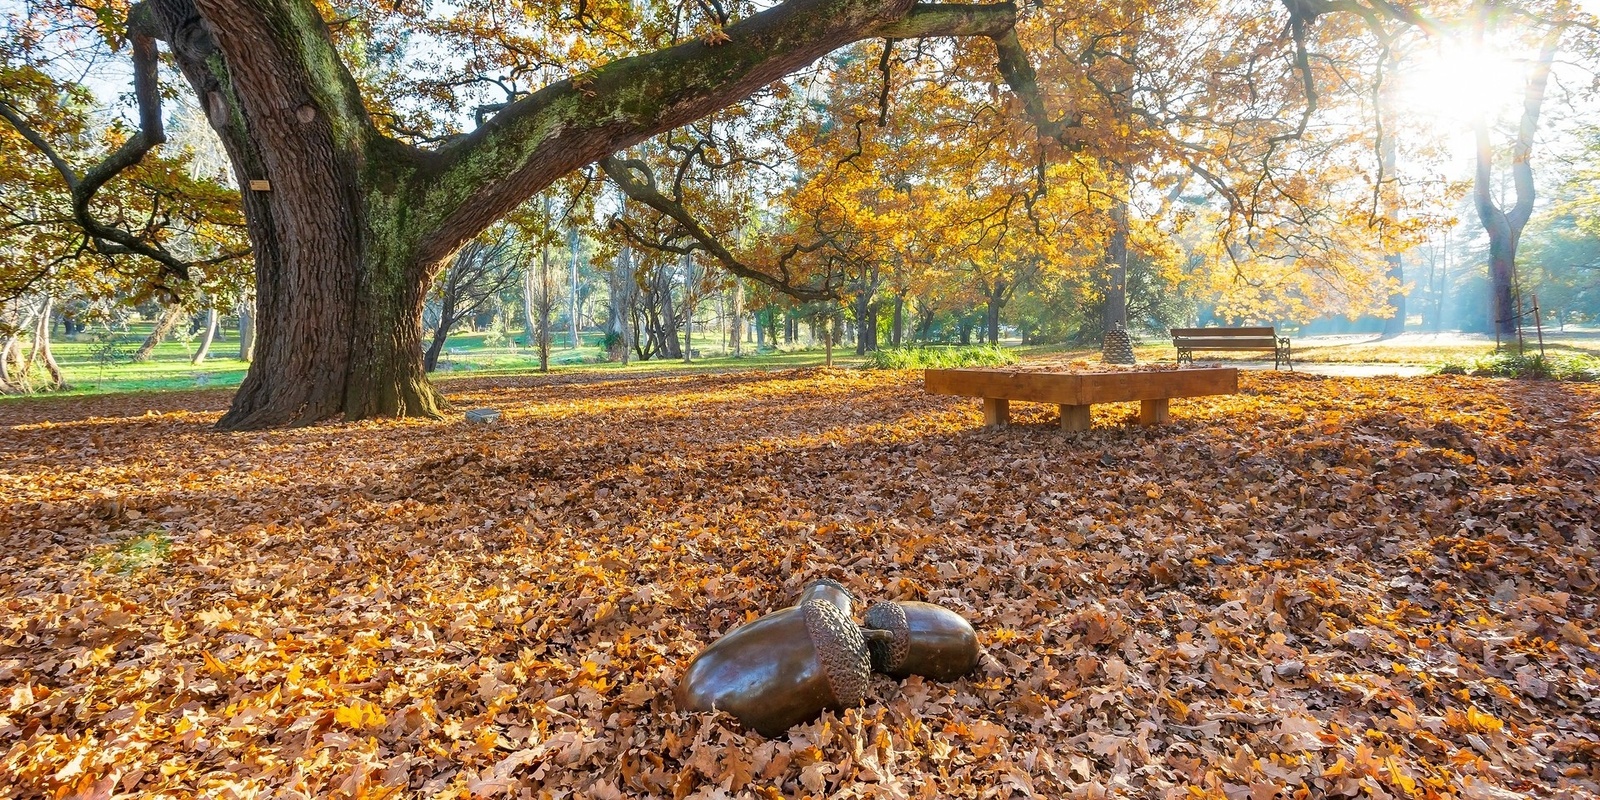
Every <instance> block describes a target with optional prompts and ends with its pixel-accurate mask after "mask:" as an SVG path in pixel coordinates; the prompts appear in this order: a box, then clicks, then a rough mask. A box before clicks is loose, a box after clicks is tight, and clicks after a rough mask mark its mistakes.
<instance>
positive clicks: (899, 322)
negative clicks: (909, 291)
mask: <svg viewBox="0 0 1600 800" xmlns="http://www.w3.org/2000/svg"><path fill="white" fill-rule="evenodd" d="M905 331H906V293H905V292H895V295H894V323H893V324H892V325H891V326H890V328H889V346H891V347H900V346H901V345H903V344H905Z"/></svg>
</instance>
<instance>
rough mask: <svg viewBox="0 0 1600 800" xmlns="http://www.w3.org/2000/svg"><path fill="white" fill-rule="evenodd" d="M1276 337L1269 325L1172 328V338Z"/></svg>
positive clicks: (1276, 333) (1275, 332)
mask: <svg viewBox="0 0 1600 800" xmlns="http://www.w3.org/2000/svg"><path fill="white" fill-rule="evenodd" d="M1261 337H1266V338H1269V339H1276V338H1277V337H1278V332H1277V330H1276V329H1275V328H1273V327H1272V326H1271V325H1268V326H1266V327H1259V328H1173V329H1172V338H1174V339H1233V338H1239V339H1254V338H1261Z"/></svg>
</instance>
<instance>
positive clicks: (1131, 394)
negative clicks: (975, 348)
mask: <svg viewBox="0 0 1600 800" xmlns="http://www.w3.org/2000/svg"><path fill="white" fill-rule="evenodd" d="M923 386H924V387H925V388H926V389H927V391H928V393H929V394H948V395H958V396H964V397H981V398H983V424H984V425H986V426H988V427H991V428H999V427H1003V426H1005V425H1006V424H1008V423H1009V422H1010V418H1011V401H1012V400H1018V401H1026V402H1033V403H1055V404H1057V405H1059V406H1061V429H1062V430H1064V431H1085V430H1088V429H1089V408H1090V406H1092V405H1094V404H1095V403H1123V402H1130V401H1134V400H1137V401H1139V424H1140V425H1155V424H1157V423H1161V422H1166V421H1167V413H1168V411H1167V407H1168V401H1169V400H1171V399H1172V398H1174V397H1199V396H1201V395H1209V394H1235V393H1237V392H1238V391H1239V371H1238V370H1236V369H1232V368H1213V369H1168V370H1160V371H1153V372H1133V371H1128V372H1093V373H1066V372H1038V371H1025V370H1004V369H930V370H927V371H926V372H925V373H924V374H923Z"/></svg>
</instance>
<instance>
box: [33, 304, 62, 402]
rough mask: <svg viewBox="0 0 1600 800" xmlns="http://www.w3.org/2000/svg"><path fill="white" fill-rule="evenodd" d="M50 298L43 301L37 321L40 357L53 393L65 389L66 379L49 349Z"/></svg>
mask: <svg viewBox="0 0 1600 800" xmlns="http://www.w3.org/2000/svg"><path fill="white" fill-rule="evenodd" d="M51 300H52V298H51V297H49V296H48V295H47V296H46V297H45V299H44V314H43V316H41V317H40V319H39V334H38V341H39V347H40V356H41V358H42V359H43V360H44V370H45V374H46V375H48V376H49V378H50V382H49V388H50V389H51V390H52V391H54V390H57V389H65V388H67V377H66V376H65V375H63V374H62V373H61V365H60V364H57V363H56V355H55V353H54V352H52V351H51V349H50V328H51V327H52V326H51V324H50V305H51Z"/></svg>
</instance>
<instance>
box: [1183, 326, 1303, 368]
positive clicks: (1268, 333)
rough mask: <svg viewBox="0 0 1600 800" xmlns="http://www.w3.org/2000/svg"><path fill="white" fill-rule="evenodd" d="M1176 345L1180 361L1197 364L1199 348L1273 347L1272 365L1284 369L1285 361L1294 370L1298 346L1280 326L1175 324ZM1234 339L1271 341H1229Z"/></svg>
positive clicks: (1263, 350)
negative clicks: (1209, 326) (1179, 325)
mask: <svg viewBox="0 0 1600 800" xmlns="http://www.w3.org/2000/svg"><path fill="white" fill-rule="evenodd" d="M1171 333H1172V346H1173V347H1176V348H1177V349H1178V363H1179V364H1193V363H1194V352H1195V351H1196V350H1255V351H1261V352H1265V351H1268V350H1271V351H1272V368H1273V369H1280V368H1282V367H1283V366H1284V365H1285V364H1287V365H1288V366H1289V371H1290V372H1293V371H1294V348H1293V346H1292V345H1290V344H1289V337H1287V336H1279V335H1278V331H1277V329H1276V328H1273V327H1257V328H1173V329H1172V330H1171ZM1230 339H1256V340H1261V339H1267V340H1270V343H1267V342H1259V341H1258V342H1256V343H1251V344H1239V343H1233V342H1229V341H1228V340H1230Z"/></svg>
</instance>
